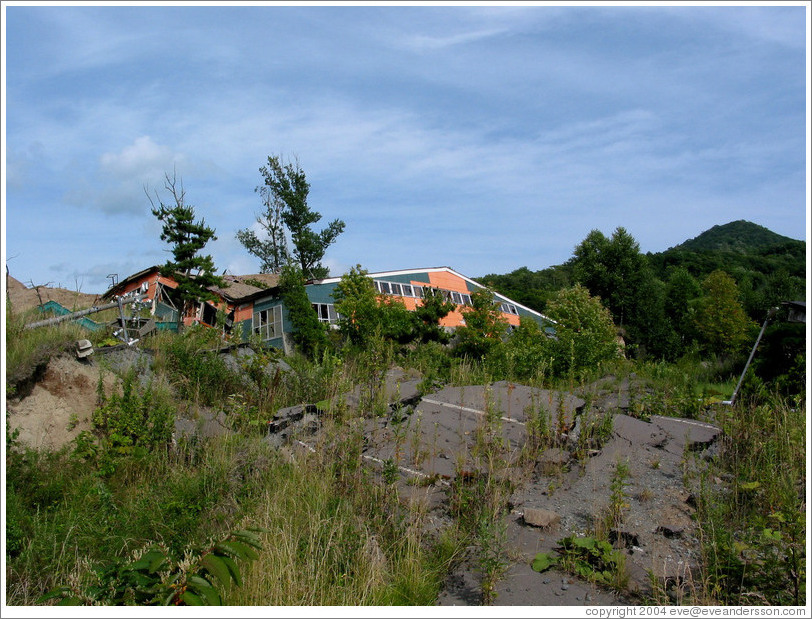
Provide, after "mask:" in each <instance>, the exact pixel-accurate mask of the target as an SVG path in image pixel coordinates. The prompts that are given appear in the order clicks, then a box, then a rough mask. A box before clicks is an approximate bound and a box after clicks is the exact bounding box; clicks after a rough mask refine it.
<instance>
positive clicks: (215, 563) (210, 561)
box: [200, 553, 231, 587]
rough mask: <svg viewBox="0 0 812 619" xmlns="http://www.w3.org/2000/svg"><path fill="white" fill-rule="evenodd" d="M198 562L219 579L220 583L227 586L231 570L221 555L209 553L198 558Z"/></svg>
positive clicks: (229, 581)
mask: <svg viewBox="0 0 812 619" xmlns="http://www.w3.org/2000/svg"><path fill="white" fill-rule="evenodd" d="M200 563H201V564H202V565H203V567H204V568H205V569H206V570H207V571H208V572H209V573H210V574H212V575H213V576H214V577H215V578H217V580H219V581H220V584H221V585H223V586H224V587H227V586H228V585H230V584H231V572H230V571H229V569H228V567H227V566H226V564H225V562H224V561H223V559H222V558H221V557H218V556H217V555H215V554H212V553H209V554H207V555H206V556H204V557H203V558H202V559H201V560H200Z"/></svg>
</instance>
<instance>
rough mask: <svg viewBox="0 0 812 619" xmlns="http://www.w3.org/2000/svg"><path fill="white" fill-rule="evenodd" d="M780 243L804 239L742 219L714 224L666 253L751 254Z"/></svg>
mask: <svg viewBox="0 0 812 619" xmlns="http://www.w3.org/2000/svg"><path fill="white" fill-rule="evenodd" d="M779 245H790V246H792V245H800V246H803V245H804V242H803V241H796V240H795V239H791V238H789V237H788V236H781V235H780V234H776V233H775V232H773V231H771V230H768V229H767V228H765V227H764V226H759V225H758V224H754V223H752V222H749V221H745V220H743V219H740V220H738V221H732V222H730V223H729V224H724V225H721V226H713V227H712V228H711V229H710V230H706V231H705V232H703V233H702V234H700V235H699V236H697V237H696V238H693V239H689V240H687V241H685V242H684V243H681V244H679V245H677V246H676V247H672V248H671V249H669V250H667V251H666V252H664V253H669V252H673V251H695V252H703V251H724V252H737V253H740V254H749V253H753V252H757V251H759V250H763V249H769V248H773V247H776V246H779Z"/></svg>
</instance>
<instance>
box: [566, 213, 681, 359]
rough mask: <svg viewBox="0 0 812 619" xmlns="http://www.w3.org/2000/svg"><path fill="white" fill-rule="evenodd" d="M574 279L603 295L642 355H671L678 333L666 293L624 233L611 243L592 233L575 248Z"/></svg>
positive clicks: (619, 232)
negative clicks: (667, 313) (668, 310)
mask: <svg viewBox="0 0 812 619" xmlns="http://www.w3.org/2000/svg"><path fill="white" fill-rule="evenodd" d="M573 263H574V272H575V279H576V281H578V283H580V284H582V285H584V286H586V287H587V288H588V289H589V292H590V293H591V294H593V295H595V296H598V297H600V299H601V302H602V303H603V305H604V306H605V307H606V308H608V309H609V311H610V312H611V313H612V317H613V318H614V322H615V323H616V324H617V325H618V326H619V327H621V328H622V329H624V330H625V331H626V334H627V335H628V336H629V337H630V339H631V340H632V342H633V343H634V344H635V345H636V346H635V348H636V349H637V351H638V352H640V353H642V352H644V351H645V352H647V353H649V354H654V355H656V356H666V355H667V354H668V353H669V352H672V349H673V347H674V343H675V341H676V335H675V334H674V333H673V329H672V328H671V326H670V324H669V323H668V321H667V320H666V317H665V309H664V307H665V289H664V287H663V286H662V285H660V283H659V282H658V281H657V279H656V278H655V277H654V275H653V273H652V271H651V268H650V267H649V264H648V259H647V257H646V256H645V255H644V254H642V253H640V246H639V244H638V243H637V241H635V239H634V237H632V235H631V234H629V232H628V231H627V230H626V229H625V228H617V229H616V230H615V231H614V233H613V234H612V237H611V238H609V239H607V238H606V237H605V236H604V235H603V234H602V233H601V232H600V231H598V230H593V231H592V232H590V233H589V235H587V237H586V238H585V239H584V240H583V241H582V242H581V244H580V245H578V247H576V249H575V256H574V257H573Z"/></svg>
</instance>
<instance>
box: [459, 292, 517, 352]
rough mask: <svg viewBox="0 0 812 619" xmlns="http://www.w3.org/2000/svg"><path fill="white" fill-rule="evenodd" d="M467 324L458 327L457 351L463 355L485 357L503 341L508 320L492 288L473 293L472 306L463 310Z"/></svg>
mask: <svg viewBox="0 0 812 619" xmlns="http://www.w3.org/2000/svg"><path fill="white" fill-rule="evenodd" d="M463 316H464V317H465V326H463V327H457V330H456V334H455V335H456V336H457V344H456V346H455V352H456V353H457V354H458V355H460V356H462V357H471V358H472V359H483V358H484V357H485V356H487V354H488V353H489V352H490V351H491V349H493V347H494V346H496V345H497V344H499V343H501V342H502V338H503V337H504V336H505V335H506V333H507V328H508V322H507V320H505V317H504V316H503V315H502V311H501V309H500V308H499V302H498V301H496V300H495V299H494V296H493V293H492V292H491V291H490V290H487V289H483V290H476V291H474V292H472V293H471V306H470V307H467V308H465V310H464V312H463Z"/></svg>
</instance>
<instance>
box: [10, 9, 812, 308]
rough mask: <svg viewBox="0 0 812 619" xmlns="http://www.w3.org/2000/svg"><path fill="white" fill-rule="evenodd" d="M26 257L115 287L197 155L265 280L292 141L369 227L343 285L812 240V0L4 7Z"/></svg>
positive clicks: (196, 177) (242, 260)
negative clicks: (421, 273)
mask: <svg viewBox="0 0 812 619" xmlns="http://www.w3.org/2000/svg"><path fill="white" fill-rule="evenodd" d="M3 10H4V13H5V15H4V27H5V33H4V37H3V42H4V45H5V50H4V52H5V53H4V54H3V56H4V61H5V63H6V66H5V70H4V71H3V74H4V79H5V85H4V86H5V88H4V110H3V111H4V121H5V128H4V131H3V138H4V140H3V150H4V156H5V159H4V170H3V172H4V173H3V188H4V202H3V206H4V217H5V222H4V226H3V231H4V236H5V239H4V241H5V242H4V244H3V246H4V247H3V252H4V258H5V260H6V264H7V265H8V267H9V271H10V273H11V275H12V276H14V277H16V278H17V279H18V280H20V281H22V282H24V283H27V284H31V283H34V284H45V283H50V284H51V285H61V286H63V287H67V288H70V289H73V290H75V289H77V288H79V289H81V290H82V291H83V292H91V293H95V292H103V291H104V290H106V289H107V287H108V285H109V284H110V280H109V279H107V276H108V275H109V274H112V273H117V274H118V276H119V279H121V278H123V277H126V276H127V275H129V274H132V273H134V272H136V271H138V270H140V269H142V268H145V267H147V266H151V265H153V264H161V263H163V262H165V261H166V260H167V259H168V257H169V254H168V251H167V250H168V246H167V245H166V244H165V243H164V242H162V241H161V240H160V238H159V236H160V225H159V222H158V221H157V220H156V219H155V217H153V216H152V215H151V213H150V204H149V201H148V200H147V198H146V196H145V194H144V187H145V186H146V187H148V188H149V189H150V190H151V191H154V190H156V189H157V190H158V191H159V193H160V195H161V196H162V197H166V194H165V193H164V192H163V181H164V173H165V172H170V173H171V172H172V170H173V169H175V170H176V172H177V175H178V177H179V178H181V179H182V181H183V186H184V188H185V190H186V198H187V202H188V203H189V204H192V205H194V206H195V208H196V212H197V215H198V217H201V218H204V219H205V221H206V223H207V224H209V225H210V226H212V227H214V228H215V229H216V231H217V236H218V240H217V241H216V242H213V243H211V244H210V245H209V246H207V248H206V249H207V252H208V253H211V254H212V255H213V257H214V260H215V264H216V266H217V268H218V271H222V270H224V269H228V270H229V271H230V272H232V273H243V274H244V273H254V272H257V271H258V269H259V261H258V260H257V259H255V258H253V257H252V256H250V255H249V254H248V253H247V252H246V251H245V250H244V248H243V247H242V246H241V245H240V244H239V243H238V242H237V240H236V238H235V233H236V232H237V230H239V229H240V228H245V227H248V226H251V225H252V224H254V220H255V216H256V215H257V214H258V213H259V212H261V209H262V205H261V203H260V200H259V196H258V195H257V194H256V193H255V192H254V188H255V187H256V186H257V185H259V184H260V183H261V176H260V174H259V167H260V166H262V165H263V164H264V163H265V162H266V160H267V157H268V156H269V155H279V156H281V157H282V158H283V159H286V160H289V159H292V158H294V157H297V158H298V160H299V163H300V165H301V167H302V169H303V170H304V171H305V173H306V175H307V179H308V181H309V182H310V184H311V192H310V199H309V204H310V206H311V208H312V209H313V210H315V211H318V212H320V213H321V214H322V221H321V222H319V224H324V225H326V223H327V222H328V221H330V220H332V219H335V218H340V219H342V220H344V221H345V222H346V231H345V232H344V234H342V235H341V236H340V237H339V238H338V240H337V241H336V243H335V244H334V245H333V246H331V247H330V249H329V250H328V252H327V255H326V260H325V263H326V264H327V265H328V266H329V267H330V268H331V274H332V275H341V274H342V273H344V272H345V271H346V270H348V269H349V267H351V266H353V265H355V264H361V265H362V266H363V267H364V268H366V269H368V270H370V271H384V270H392V269H407V268H422V267H434V266H450V267H452V268H454V269H455V270H457V271H459V272H461V273H463V274H465V275H468V276H470V277H478V276H482V275H485V274H488V273H507V272H510V271H512V270H514V269H517V268H519V267H522V266H527V267H528V268H530V269H531V270H539V269H543V268H546V267H549V266H552V265H555V264H561V263H563V262H565V261H566V260H568V259H569V258H570V257H571V256H572V253H573V250H574V248H575V246H576V245H577V244H578V243H579V242H580V241H581V240H582V239H583V238H584V237H585V236H586V235H587V234H588V233H589V231H590V230H593V229H598V230H601V231H602V232H604V233H605V234H606V235H607V236H608V235H611V233H612V232H613V231H614V230H615V229H616V228H617V227H619V226H622V227H625V228H626V229H627V230H628V231H629V232H630V233H631V234H632V235H633V236H634V238H635V239H637V241H638V242H639V244H640V247H641V249H642V250H643V251H644V252H647V251H651V252H657V251H662V250H665V249H667V248H669V247H672V246H674V245H676V244H678V243H681V242H682V241H684V240H686V239H689V238H693V237H695V236H697V235H698V234H700V233H701V232H703V231H704V230H707V229H708V228H710V227H712V226H714V225H717V224H724V223H728V222H730V221H734V220H738V219H746V220H749V221H752V222H755V223H758V224H760V225H763V226H766V227H767V228H769V229H771V230H773V231H774V232H777V233H779V234H783V235H786V236H789V237H792V238H796V239H805V234H806V222H807V219H806V218H807V211H808V207H809V201H808V200H809V198H808V194H807V167H808V162H807V155H808V152H807V148H808V147H807V144H806V136H807V134H808V132H807V127H806V120H807V114H808V107H807V105H808V104H807V99H806V88H807V86H806V79H807V77H808V74H807V67H806V64H805V63H806V57H807V54H808V49H807V45H808V27H809V21H808V20H809V17H808V10H809V8H808V3H802V2H798V3H790V4H788V5H785V6H777V5H774V4H769V5H766V4H765V5H763V6H758V5H746V6H745V5H735V4H729V3H725V4H723V5H722V6H711V5H704V4H700V5H691V6H680V5H668V4H654V5H650V6H645V5H641V4H634V5H632V6H616V5H612V4H606V5H598V6H587V5H582V6H578V5H575V6H555V5H551V4H536V5H532V4H519V5H515V6H506V5H504V4H499V5H493V6H466V5H464V4H459V3H455V4H452V5H448V6H443V5H440V4H428V5H426V4H423V5H404V6H394V5H391V4H390V5H379V6H375V5H370V4H364V5H358V6H355V5H326V6H314V5H300V6H283V5H276V4H271V5H267V4H266V5H263V4H248V5H246V6H235V5H233V4H228V5H222V6H217V5H212V6H195V5H191V4H185V5H182V6H174V7H168V6H149V5H137V4H136V5H131V6H121V5H115V6H114V5H110V6H103V5H102V6H99V5H94V6H71V5H69V4H66V3H57V4H54V5H46V4H42V5H39V4H37V3H33V4H32V3H27V4H25V5H23V4H15V3H13V2H7V3H4V5H3Z"/></svg>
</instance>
